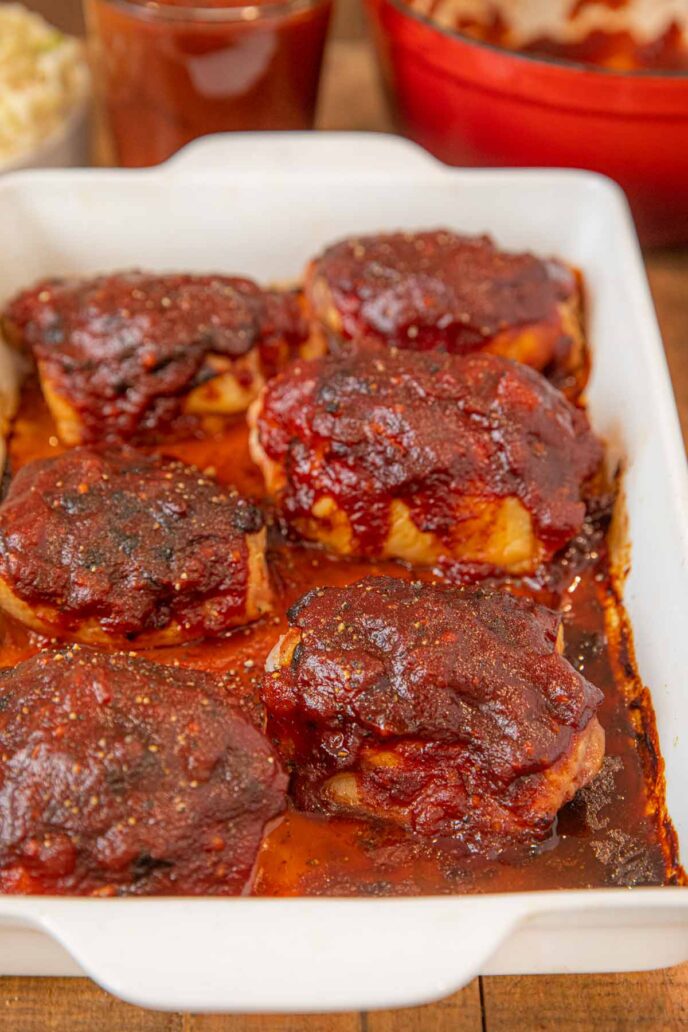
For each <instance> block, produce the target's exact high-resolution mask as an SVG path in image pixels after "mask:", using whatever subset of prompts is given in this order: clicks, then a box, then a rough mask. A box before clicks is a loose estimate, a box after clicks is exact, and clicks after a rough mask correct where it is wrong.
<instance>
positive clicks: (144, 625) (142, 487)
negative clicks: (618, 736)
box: [0, 447, 271, 648]
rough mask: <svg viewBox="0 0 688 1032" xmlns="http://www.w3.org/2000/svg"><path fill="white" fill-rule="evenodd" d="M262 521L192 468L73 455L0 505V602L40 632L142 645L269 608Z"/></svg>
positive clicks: (129, 457) (14, 489)
mask: <svg viewBox="0 0 688 1032" xmlns="http://www.w3.org/2000/svg"><path fill="white" fill-rule="evenodd" d="M263 523H264V521H263V515H262V513H261V512H260V510H259V509H257V508H256V506H255V505H253V504H252V503H251V502H249V501H247V500H246V499H244V498H242V497H241V496H240V495H239V494H237V492H235V491H231V490H227V489H225V488H222V487H220V486H219V485H218V484H217V483H216V482H215V481H214V480H212V479H210V478H208V477H206V476H203V475H202V474H201V473H200V472H199V470H197V469H195V468H194V467H193V466H187V465H184V464H183V463H180V462H175V461H172V460H169V459H163V458H160V457H156V456H148V455H144V454H142V453H140V452H137V451H135V450H134V449H132V448H128V447H124V448H123V449H122V450H113V449H105V450H96V449H90V448H74V449H71V450H70V451H67V452H65V453H64V454H62V455H58V456H57V457H55V458H51V459H40V460H37V461H35V462H32V463H30V464H29V465H27V466H25V467H23V468H22V469H21V470H20V471H19V473H18V474H17V476H16V477H15V478H14V480H13V481H12V482H11V484H10V489H9V492H8V495H7V498H6V499H5V501H4V502H3V504H2V505H1V506H0V606H2V608H3V609H5V611H6V612H8V613H10V614H11V615H12V616H14V617H16V618H17V619H18V620H20V621H22V622H23V623H25V624H28V625H29V626H30V627H32V628H34V629H35V630H37V631H40V632H41V633H43V634H47V635H50V636H57V637H62V638H66V639H68V640H72V641H84V642H104V643H111V644H112V643H114V644H128V645H129V646H130V647H131V646H135V647H139V648H143V647H145V646H150V645H168V644H171V643H174V642H179V641H185V640H190V639H192V638H198V637H204V636H213V635H217V634H220V633H222V632H223V631H226V630H228V629H229V628H231V627H234V626H236V625H238V624H244V623H248V622H249V621H251V620H255V619H256V618H257V617H258V616H260V615H261V613H263V612H265V611H267V610H268V609H269V608H270V602H271V590H270V584H269V579H268V572H267V567H266V562H265V534H266V532H265V528H264V525H263Z"/></svg>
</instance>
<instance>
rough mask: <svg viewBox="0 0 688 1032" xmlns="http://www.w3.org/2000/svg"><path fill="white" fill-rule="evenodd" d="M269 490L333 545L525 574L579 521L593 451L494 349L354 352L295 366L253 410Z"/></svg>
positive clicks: (552, 398)
mask: <svg viewBox="0 0 688 1032" xmlns="http://www.w3.org/2000/svg"><path fill="white" fill-rule="evenodd" d="M249 420H250V422H251V423H252V432H251V451H252V455H253V458H254V460H255V461H256V462H257V463H258V465H259V466H260V467H261V468H262V470H263V474H264V476H265V481H266V484H267V487H268V490H269V491H270V493H271V494H273V495H274V496H275V497H276V498H277V499H278V502H279V505H280V506H281V509H282V512H283V514H284V516H285V517H286V519H287V520H288V521H289V522H290V523H291V524H292V525H293V526H294V528H295V529H296V530H297V531H298V532H299V533H301V534H302V535H303V536H304V537H307V538H311V539H315V540H319V541H321V542H323V543H324V544H326V545H327V546H328V547H329V548H331V549H332V550H333V551H335V552H339V553H341V554H345V555H363V556H368V557H395V558H400V559H405V560H408V561H409V562H412V563H418V564H431V563H434V562H437V561H438V560H443V559H455V560H459V561H461V562H464V563H470V564H479V565H480V566H481V567H482V566H485V567H489V568H490V569H498V570H504V571H507V572H510V573H526V572H531V571H533V570H534V569H535V568H536V567H537V566H538V565H539V564H540V563H541V562H542V561H544V560H547V559H549V558H551V557H552V556H553V555H554V553H555V552H556V551H558V550H559V549H560V548H561V547H563V546H564V545H565V544H566V543H567V542H568V541H569V540H571V538H573V537H574V536H575V534H576V533H577V532H578V531H579V530H580V528H581V526H582V523H583V519H584V516H585V504H584V500H583V491H584V485H585V482H586V480H587V479H588V478H589V477H591V475H592V474H594V473H595V471H596V470H597V469H598V467H599V464H600V462H601V459H602V448H601V445H600V443H599V442H598V440H597V439H596V438H595V437H594V435H593V434H592V432H591V430H590V428H589V425H588V422H587V418H586V416H585V414H584V413H583V411H582V410H580V409H577V408H575V407H574V406H573V405H571V404H570V403H569V402H568V401H567V400H566V399H565V398H564V397H563V395H562V394H560V393H559V392H558V391H557V390H556V389H555V388H554V387H552V386H551V384H549V383H548V382H547V381H546V380H545V379H544V378H543V377H542V376H541V375H540V374H539V373H537V372H535V371H534V370H532V369H528V368H526V367H525V366H522V365H519V364H517V363H515V362H511V361H510V360H508V359H505V358H501V357H500V356H497V355H489V354H484V353H476V354H471V355H466V356H458V355H448V354H441V353H435V354H432V355H427V354H422V353H419V352H414V351H397V350H390V349H379V348H378V349H374V348H373V349H368V348H363V349H355V350H352V351H350V352H347V353H345V354H339V355H330V356H325V357H322V358H319V359H313V360H311V361H309V362H306V361H301V362H298V363H294V364H293V365H292V366H291V367H290V368H289V369H288V370H286V371H285V372H283V373H282V374H280V375H279V376H278V377H276V378H275V379H274V380H272V381H271V382H270V383H269V384H268V385H267V387H266V389H265V390H264V392H263V394H262V397H261V398H260V399H259V400H258V401H257V402H255V404H254V406H253V408H252V410H251V411H250V413H249Z"/></svg>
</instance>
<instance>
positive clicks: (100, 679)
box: [0, 646, 287, 895]
mask: <svg viewBox="0 0 688 1032" xmlns="http://www.w3.org/2000/svg"><path fill="white" fill-rule="evenodd" d="M0 693H1V700H2V705H1V706H0V754H1V755H2V758H3V762H2V765H1V766H0V886H1V887H2V889H3V891H5V892H34V893H69V894H78V895H149V894H173V895H185V894H188V895H200V894H203V895H207V894H214V895H225V894H235V893H240V892H241V891H242V890H243V889H244V887H245V885H246V882H247V880H248V878H249V876H250V873H251V869H252V866H253V863H254V860H255V857H256V854H257V851H258V848H259V845H260V842H261V839H262V835H263V830H264V828H265V825H266V823H267V822H268V821H269V820H271V819H272V818H273V817H275V816H276V815H277V814H279V813H280V812H281V811H282V810H283V809H284V805H285V791H286V786H287V778H286V776H285V774H284V772H283V771H282V768H281V766H280V763H279V760H278V758H277V756H276V754H275V753H274V751H273V749H272V747H271V746H270V744H269V742H268V741H267V739H266V738H265V737H264V735H262V734H261V732H260V731H258V730H256V728H255V727H253V725H252V724H250V723H249V722H248V721H247V720H246V719H245V717H244V716H243V715H242V714H241V712H240V711H239V710H238V709H237V708H236V707H235V706H234V705H233V704H232V702H231V701H230V700H229V697H228V695H227V693H226V691H225V690H224V689H223V687H222V685H221V683H219V682H218V681H217V679H216V678H213V677H212V676H210V675H209V674H205V673H202V672H200V671H196V670H187V669H176V668H173V667H167V666H161V665H159V664H157V663H149V662H146V661H144V660H141V659H133V658H131V656H129V655H124V654H121V653H103V652H99V651H97V650H94V649H89V648H81V647H79V646H75V648H74V649H73V650H70V651H65V652H41V653H39V654H38V655H36V656H33V657H32V658H31V659H28V660H26V661H24V662H23V663H20V664H19V665H18V666H17V667H15V668H14V669H6V670H2V671H0Z"/></svg>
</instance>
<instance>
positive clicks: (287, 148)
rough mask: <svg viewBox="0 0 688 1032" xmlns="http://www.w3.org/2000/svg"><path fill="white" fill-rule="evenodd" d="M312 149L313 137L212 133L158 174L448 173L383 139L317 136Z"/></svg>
mask: <svg viewBox="0 0 688 1032" xmlns="http://www.w3.org/2000/svg"><path fill="white" fill-rule="evenodd" d="M313 143H314V135H313V133H215V134H214V135H212V136H204V137H202V138H201V139H199V140H194V141H193V142H192V143H190V144H188V145H187V146H186V147H184V148H183V149H182V150H181V151H179V153H178V154H175V155H174V157H172V158H170V160H169V161H168V162H166V163H165V165H163V166H162V168H163V169H164V170H165V171H166V172H167V173H169V174H174V175H176V174H177V173H178V172H183V173H184V174H186V173H187V172H189V171H190V170H191V171H195V170H197V171H209V170H213V171H217V170H218V169H231V172H232V176H235V175H242V174H245V175H248V176H251V175H255V174H256V170H257V169H258V170H264V169H272V170H274V169H278V170H279V172H280V174H285V175H288V174H289V173H293V172H297V173H304V172H307V173H308V175H309V176H311V175H313V174H321V175H325V176H326V175H327V174H328V173H329V174H331V173H332V171H333V170H335V171H336V172H337V174H341V172H342V170H343V169H344V170H346V173H347V175H352V176H355V175H356V173H357V172H360V174H361V175H362V176H365V178H366V180H370V177H371V175H373V176H377V175H381V176H390V175H392V176H394V178H395V180H398V179H399V177H400V176H402V177H406V176H414V175H417V174H418V173H423V174H424V175H426V176H427V175H428V173H429V174H431V175H432V174H435V175H437V176H438V177H440V178H444V177H445V176H446V175H447V173H448V171H449V170H448V169H447V167H446V166H445V165H443V164H442V163H441V162H439V161H437V160H436V159H435V158H433V157H432V156H431V155H430V154H428V152H427V151H425V150H423V148H422V147H419V146H417V145H416V144H415V143H411V142H410V141H409V140H404V139H402V138H401V137H399V136H390V135H389V134H387V133H346V134H342V133H318V135H317V146H314V145H313Z"/></svg>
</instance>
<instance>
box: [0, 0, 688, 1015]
mask: <svg viewBox="0 0 688 1032" xmlns="http://www.w3.org/2000/svg"><path fill="white" fill-rule="evenodd" d="M30 5H31V6H34V7H36V8H39V9H40V10H41V11H42V12H43V13H45V14H46V15H47V16H48V17H50V18H51V20H53V21H54V22H55V23H56V24H59V25H61V26H62V27H64V28H66V29H71V30H76V31H78V28H79V25H80V14H79V10H80V8H79V2H78V0H30ZM357 5H358V0H340V11H339V13H338V16H337V22H336V26H337V31H338V34H339V36H340V37H345V38H340V39H337V40H335V41H334V42H333V43H332V44H331V45H330V47H329V50H328V54H327V58H326V63H325V69H324V81H323V89H322V93H321V100H320V106H319V113H318V125H319V127H320V128H323V129H373V130H378V131H389V130H391V128H392V123H391V119H390V115H389V112H388V109H387V107H386V105H385V103H384V100H383V97H382V93H381V90H380V88H379V82H378V76H377V71H376V68H375V64H374V60H373V57H372V54H371V52H370V49H369V48H368V47H367V46H366V45H365V44H362V43H356V42H353V41H352V39H351V38H350V37H352V36H356V35H358V34H359V33H360V30H361V19H360V14H359V13H358V11H357V10H355V9H353V8H357ZM343 8H347V10H342V9H343ZM647 266H648V273H649V276H650V282H651V286H652V289H653V294H654V298H655V304H656V306H657V310H658V314H659V318H660V324H661V328H662V333H663V336H664V341H665V345H666V351H667V357H668V361H669V366H670V369H671V373H672V378H673V382H674V390H675V393H676V398H677V402H678V405H679V411H680V414H681V419H682V425H683V430H684V435H685V437H686V440H687V441H688V251H685V252H656V253H654V254H651V255H648V258H647ZM593 1029H594V1030H595V1032H627V1030H628V1032H631V1030H633V1032H635V1030H638V1032H679V1030H685V1029H688V964H686V965H683V966H682V967H679V968H675V969H673V970H671V971H659V972H649V973H643V974H635V975H594V976H561V977H549V978H535V977H532V978H507V977H501V978H485V979H481V980H476V981H474V982H473V983H471V985H469V986H468V987H467V988H466V989H463V990H462V991H461V992H459V993H456V994H455V995H453V996H451V997H449V998H448V999H447V1000H444V1001H442V1002H440V1003H437V1004H434V1005H431V1006H426V1007H418V1008H411V1009H408V1010H403V1011H380V1012H376V1013H369V1014H340V1015H307V1016H304V1015H291V1016H276V1015H268V1016H262V1017H260V1016H233V1017H228V1016H218V1015H203V1016H199V1015H188V1014H184V1015H182V1014H157V1013H152V1012H149V1011H143V1010H140V1009H138V1008H135V1007H131V1006H129V1005H128V1004H124V1003H121V1002H119V1001H118V1000H113V999H112V997H110V996H108V994H107V993H105V992H104V991H103V990H102V989H99V988H98V987H96V986H94V985H93V984H92V983H91V982H89V981H88V980H87V979H67V978H61V979H47V978H46V979H40V978H2V979H0V1032H561V1030H565V1032H591V1030H593Z"/></svg>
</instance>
